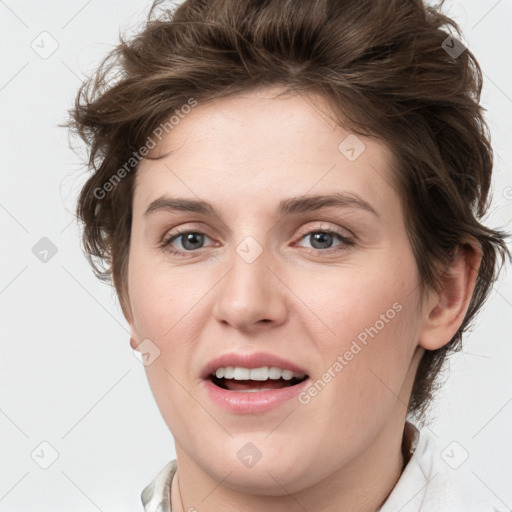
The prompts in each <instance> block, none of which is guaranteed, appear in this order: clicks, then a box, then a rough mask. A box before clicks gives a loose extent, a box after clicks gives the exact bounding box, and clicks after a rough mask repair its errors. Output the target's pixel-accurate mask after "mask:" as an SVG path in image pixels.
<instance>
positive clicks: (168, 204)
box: [144, 192, 380, 219]
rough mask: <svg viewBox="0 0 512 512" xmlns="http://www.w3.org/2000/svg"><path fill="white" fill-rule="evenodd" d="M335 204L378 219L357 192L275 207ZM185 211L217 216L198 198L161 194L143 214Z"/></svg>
mask: <svg viewBox="0 0 512 512" xmlns="http://www.w3.org/2000/svg"><path fill="white" fill-rule="evenodd" d="M330 206H336V207H341V208H357V209H361V210H364V211H367V212H369V213H371V214H373V215H375V216H376V217H377V218H379V219H380V215H379V214H378V212H377V211H376V210H375V208H373V206H372V205H371V204H370V203H368V202H367V201H365V200H364V199H363V198H361V197H360V196H358V195H357V194H354V193H351V192H336V193H333V194H327V195H315V196H306V195H304V196H298V197H290V198H287V199H283V200H282V201H281V202H280V203H279V206H278V207H277V210H276V213H277V215H278V216H283V215H286V214H293V213H308V212H314V211H317V210H320V209H322V208H327V207H330ZM162 210H163V211H171V212H172V211H186V212H194V213H200V214H204V215H212V216H215V217H219V218H220V215H219V214H218V213H217V211H216V210H215V208H214V207H213V206H212V205H211V204H210V203H208V202H206V201H202V200H200V199H184V198H177V197H169V196H161V197H159V198H157V199H155V200H154V201H152V202H151V203H150V204H149V206H148V207H147V209H146V211H145V213H144V216H147V215H149V214H151V213H154V212H157V211H162Z"/></svg>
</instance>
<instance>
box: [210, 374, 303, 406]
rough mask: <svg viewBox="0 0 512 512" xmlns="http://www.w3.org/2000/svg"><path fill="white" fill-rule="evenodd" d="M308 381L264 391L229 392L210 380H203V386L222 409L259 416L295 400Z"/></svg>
mask: <svg viewBox="0 0 512 512" xmlns="http://www.w3.org/2000/svg"><path fill="white" fill-rule="evenodd" d="M309 381H310V379H309V378H307V379H306V380H304V381H302V382H301V383H299V384H295V386H288V387H285V388H280V389H268V390H266V391H250V392H244V391H229V390H227V389H224V388H220V387H219V386H216V385H215V384H214V383H213V382H212V381H211V380H204V381H203V383H204V386H205V388H206V391H207V393H208V395H209V397H210V398H211V400H212V401H213V402H214V403H216V404H217V405H219V406H220V407H222V408H223V409H225V410H227V411H229V412H232V413H235V414H261V413H264V412H267V411H270V410H272V409H275V408H276V407H279V406H280V405H282V404H284V403H285V402H287V401H288V400H292V399H293V398H295V397H296V396H297V395H298V394H299V393H300V392H301V391H302V390H303V389H304V388H305V387H306V386H308V385H309Z"/></svg>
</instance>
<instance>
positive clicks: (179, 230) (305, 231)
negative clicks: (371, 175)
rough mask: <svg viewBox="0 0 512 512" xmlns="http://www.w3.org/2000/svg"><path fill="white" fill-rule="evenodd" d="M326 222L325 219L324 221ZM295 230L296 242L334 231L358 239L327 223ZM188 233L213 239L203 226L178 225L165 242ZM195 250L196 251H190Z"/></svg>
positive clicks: (169, 233) (167, 233)
mask: <svg viewBox="0 0 512 512" xmlns="http://www.w3.org/2000/svg"><path fill="white" fill-rule="evenodd" d="M323 222H325V221H323ZM295 232H298V235H299V236H298V238H297V237H295V239H294V242H297V241H300V240H302V239H303V238H304V237H306V236H308V235H310V234H311V233H315V232H332V233H334V234H335V235H337V236H339V237H340V238H345V239H350V240H351V241H354V240H355V239H356V237H355V235H354V234H353V233H352V232H351V231H350V230H348V229H347V228H342V227H340V226H337V227H332V226H328V225H327V226H326V225H320V226H309V227H307V226H306V227H301V228H299V229H298V230H295ZM188 233H199V234H202V235H205V236H206V237H208V238H210V239H212V237H211V236H210V235H209V234H208V230H206V229H204V228H201V227H197V228H196V227H194V226H193V225H192V226H188V225H185V227H183V225H180V226H177V227H176V228H173V230H170V232H169V231H168V232H166V233H165V234H164V236H163V238H162V243H163V244H170V243H171V242H173V241H174V240H177V239H178V238H179V237H180V236H183V235H186V234H188ZM190 252H195V251H190Z"/></svg>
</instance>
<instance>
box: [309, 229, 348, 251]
mask: <svg viewBox="0 0 512 512" xmlns="http://www.w3.org/2000/svg"><path fill="white" fill-rule="evenodd" d="M301 234H302V237H301V240H304V239H306V240H309V242H310V243H311V245H312V247H313V249H310V250H309V252H312V253H314V254H319V253H326V252H327V253H332V252H338V251H343V250H346V249H347V248H348V247H351V246H353V245H355V243H354V241H353V240H352V239H351V238H349V237H347V236H346V235H345V234H343V233H341V232H338V231H336V230H333V229H315V230H309V231H306V232H301ZM336 239H338V240H340V241H341V243H340V244H338V246H335V247H338V248H337V249H336V248H334V250H331V249H332V245H333V243H334V241H335V240H336Z"/></svg>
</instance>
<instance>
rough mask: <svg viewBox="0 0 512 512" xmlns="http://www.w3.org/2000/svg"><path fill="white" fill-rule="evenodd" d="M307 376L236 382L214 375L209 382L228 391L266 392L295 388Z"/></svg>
mask: <svg viewBox="0 0 512 512" xmlns="http://www.w3.org/2000/svg"><path fill="white" fill-rule="evenodd" d="M308 378H309V376H308V375H305V376H304V377H302V378H297V377H293V378H291V379H289V380H285V379H283V378H280V379H267V380H237V379H226V378H224V377H221V378H218V377H217V376H216V375H215V374H211V375H210V381H211V382H212V383H213V384H215V385H216V386H218V387H219V388H222V389H226V390H228V391H246V392H255V391H266V390H272V389H281V388H289V387H292V386H296V385H297V384H300V383H301V382H304V381H305V380H306V379H308Z"/></svg>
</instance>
